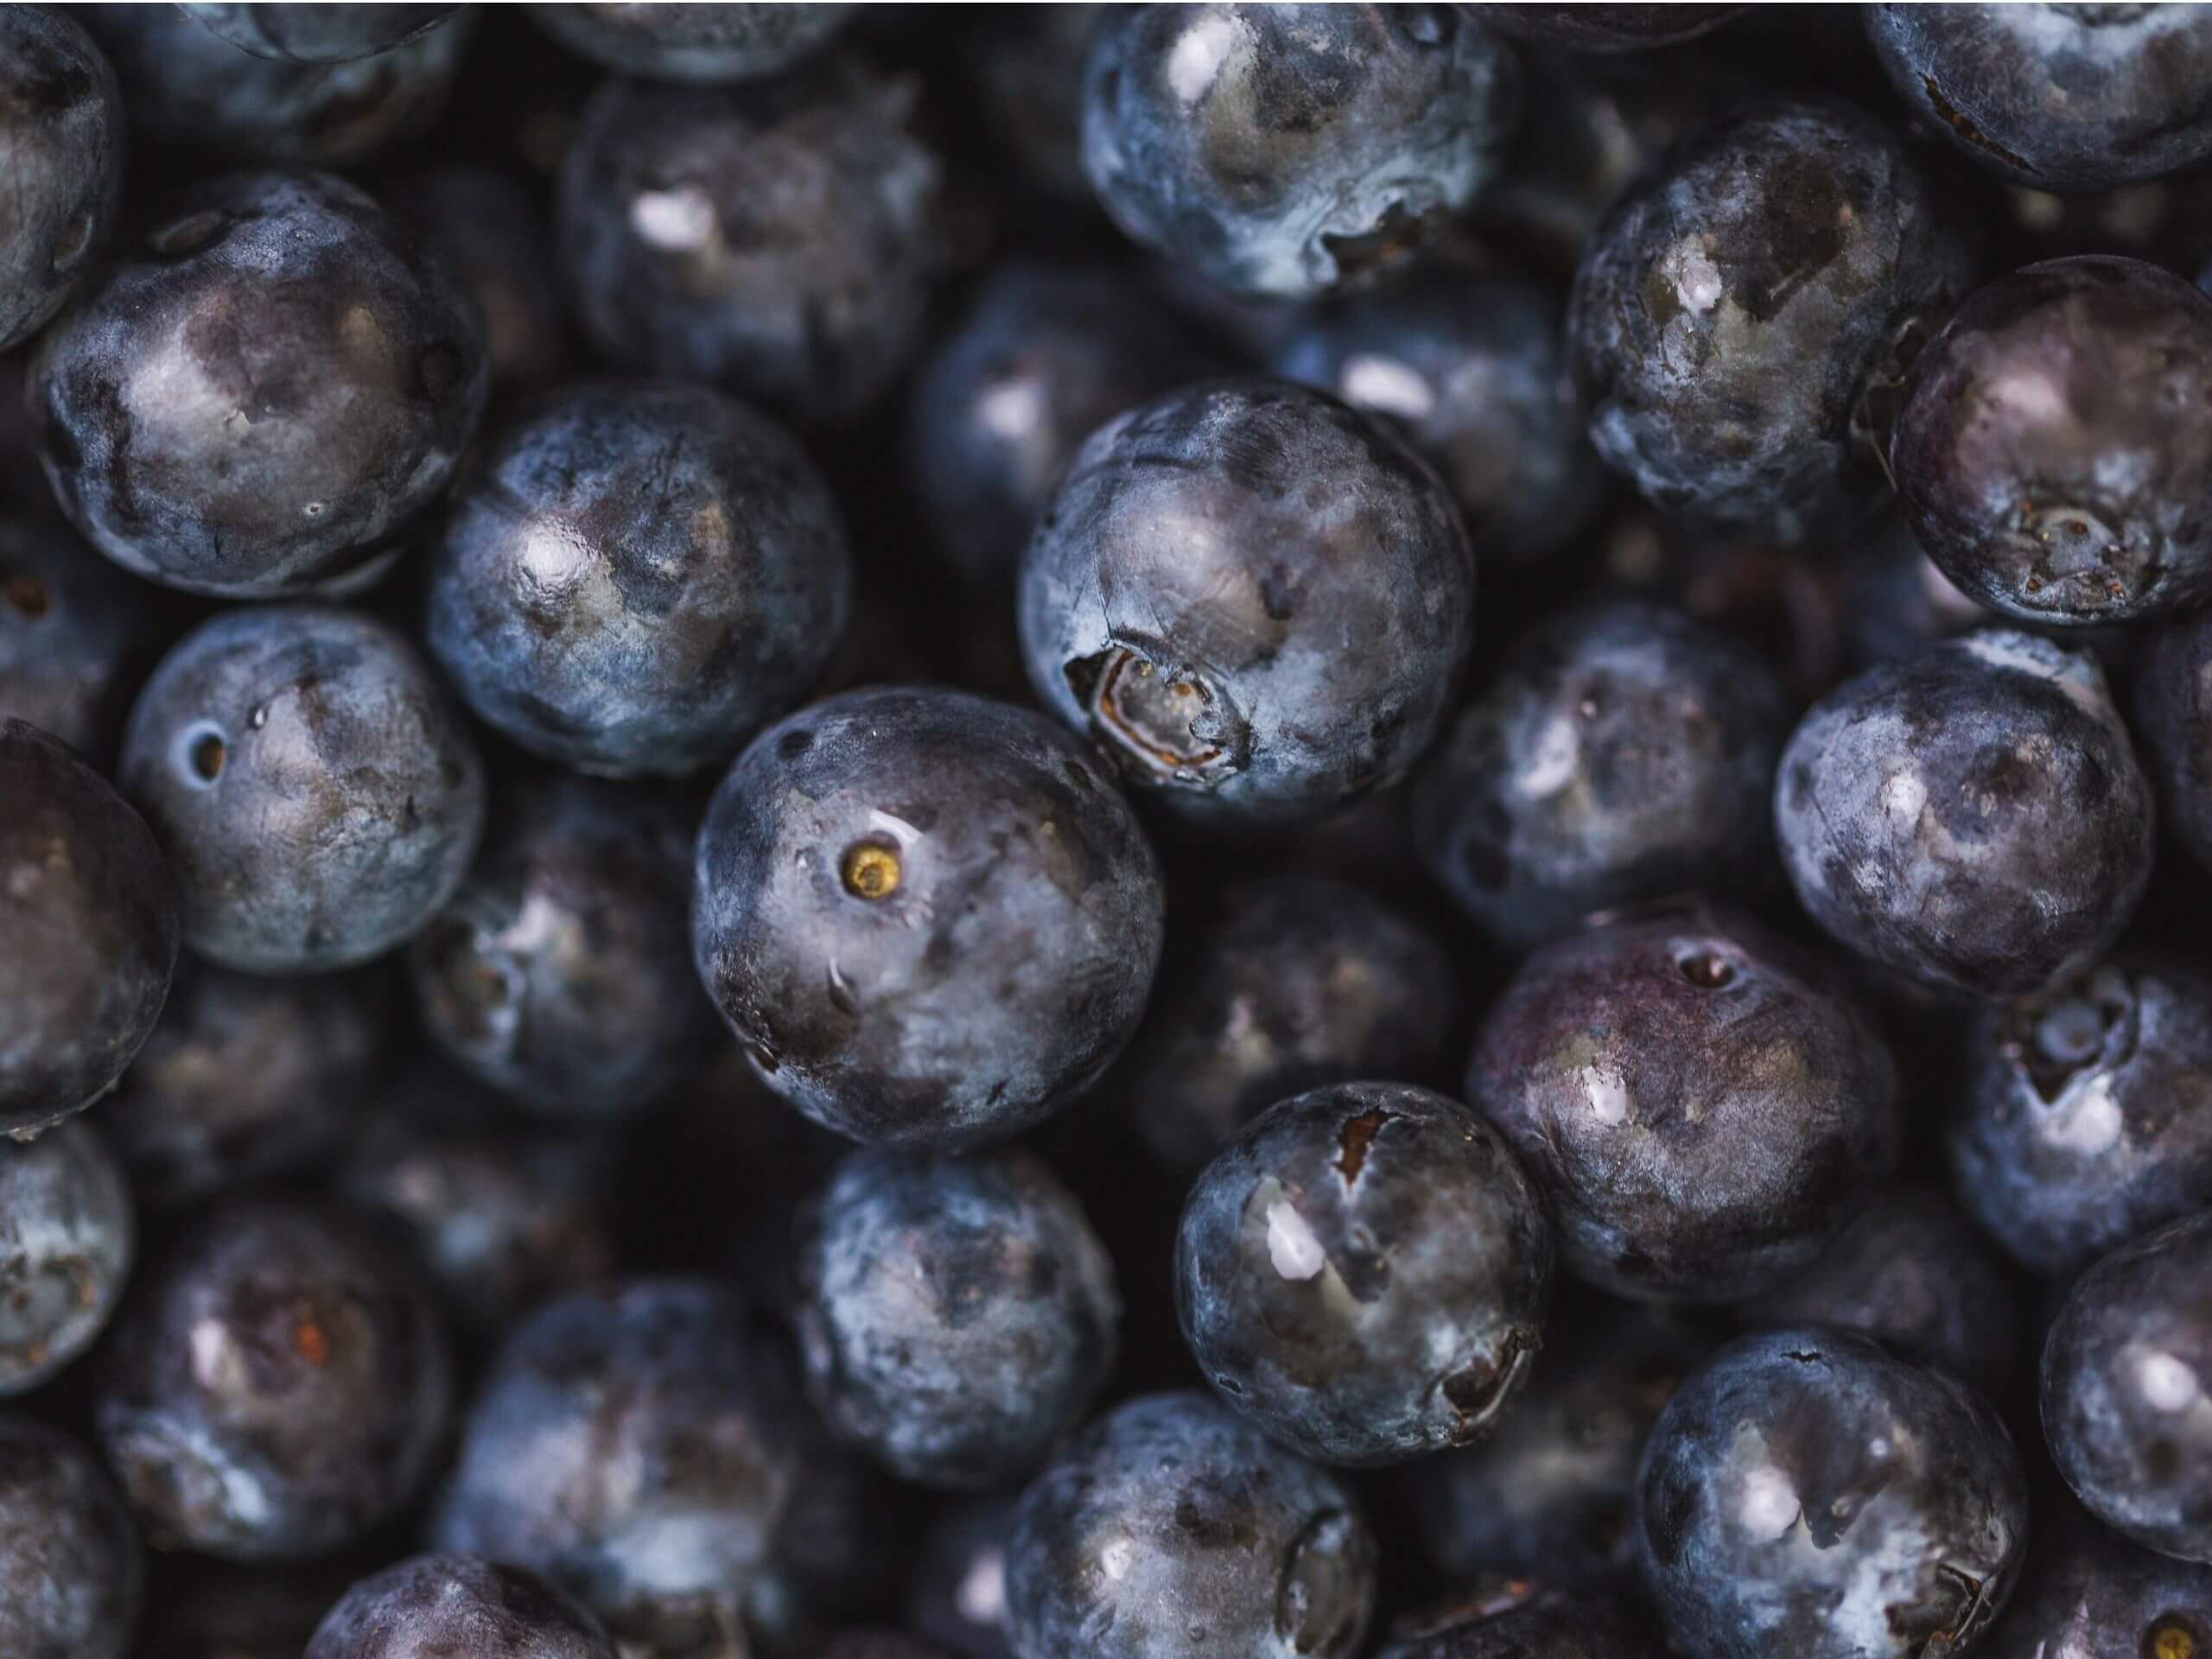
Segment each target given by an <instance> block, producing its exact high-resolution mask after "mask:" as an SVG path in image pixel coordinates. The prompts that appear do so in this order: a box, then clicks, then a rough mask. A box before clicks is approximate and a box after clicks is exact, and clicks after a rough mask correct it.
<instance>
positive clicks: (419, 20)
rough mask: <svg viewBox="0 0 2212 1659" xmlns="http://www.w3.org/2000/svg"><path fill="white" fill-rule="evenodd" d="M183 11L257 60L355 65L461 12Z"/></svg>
mask: <svg viewBox="0 0 2212 1659" xmlns="http://www.w3.org/2000/svg"><path fill="white" fill-rule="evenodd" d="M178 10H181V11H184V12H186V13H188V14H189V15H190V16H191V17H192V19H193V21H194V22H197V23H198V24H199V25H200V27H201V28H202V29H208V30H210V31H212V32H213V33H214V34H216V35H220V36H222V38H223V39H225V40H226V41H229V42H230V43H231V44H232V46H235V47H236V48H238V50H239V51H241V52H250V53H251V54H253V55H254V56H255V57H257V58H282V59H284V60H287V61H289V62H292V63H351V62H353V60H355V59H357V58H372V57H375V56H376V55H377V54H379V53H383V52H389V51H391V49H392V48H394V47H397V46H404V45H405V44H406V43H407V42H408V41H411V40H413V39H415V38H416V36H417V35H423V34H427V33H428V32H429V30H431V29H435V28H436V27H437V26H438V25H439V24H440V23H442V22H445V21H446V19H447V18H448V17H450V16H453V14H454V13H455V12H456V11H459V10H461V8H460V7H459V6H457V5H366V6H365V5H343V4H340V5H329V4H323V5H285V4H272V3H269V0H261V3H257V4H251V5H238V4H232V3H224V0H188V3H186V4H184V5H182V6H180V7H179V8H178Z"/></svg>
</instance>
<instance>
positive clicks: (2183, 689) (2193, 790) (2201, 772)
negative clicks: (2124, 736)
mask: <svg viewBox="0 0 2212 1659" xmlns="http://www.w3.org/2000/svg"><path fill="white" fill-rule="evenodd" d="M2138 650H2139V656H2138V658H2137V672H2136V677H2135V735H2136V738H2137V740H2138V741H2139V742H2140V743H2141V744H2142V745H2143V760H2144V766H2145V768H2146V769H2147V770H2148V771H2149V772H2150V773H2151V777H2152V781H2153V782H2154V783H2155V784H2156V785H2158V807H2159V810H2160V811H2161V813H2162V814H2163V815H2164V823H2165V826H2166V828H2167V829H2169V830H2170V831H2171V833H2172V835H2173V837H2174V839H2175V840H2177V842H2180V843H2181V846H2182V849H2183V851H2184V852H2186V853H2188V854H2189V855H2190V857H2191V858H2193V859H2195V860H2196V862H2197V863H2198V864H2199V865H2200V866H2202V867H2203V868H2208V869H2212V609H2200V610H2194V611H2188V612H2184V613H2183V614H2181V615H2179V616H2177V617H2175V618H2173V619H2172V620H2170V621H2168V622H2166V623H2164V624H2163V625H2162V626H2158V627H2157V628H2155V629H2152V631H2151V632H2150V633H2149V636H2148V638H2146V639H2142V640H2141V641H2140V643H2139V646H2138Z"/></svg>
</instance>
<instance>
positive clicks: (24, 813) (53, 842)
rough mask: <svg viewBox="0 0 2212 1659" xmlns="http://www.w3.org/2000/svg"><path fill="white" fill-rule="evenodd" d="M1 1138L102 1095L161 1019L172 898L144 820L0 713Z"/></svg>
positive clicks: (169, 969)
mask: <svg viewBox="0 0 2212 1659" xmlns="http://www.w3.org/2000/svg"><path fill="white" fill-rule="evenodd" d="M0 802H5V803H6V810H5V811H4V812H0V938H5V939H6V940H7V941H8V942H9V943H8V946H7V948H6V950H0V1008H5V1009H6V1010H7V1018H6V1019H5V1020H0V1130H4V1131H6V1132H7V1133H9V1134H10V1135H18V1136H22V1135H29V1134H35V1133H36V1132H37V1131H38V1130H40V1129H42V1128H48V1126H49V1125H52V1124H54V1123H59V1122H60V1121H61V1120H62V1119H63V1118H65V1117H67V1116H69V1115H70V1114H71V1113H73V1112H76V1111H79V1110H80V1109H83V1108H84V1107H86V1106H87V1105H89V1104H90V1103H92V1102H93V1101H94V1100H96V1099H98V1098H99V1096H101V1095H103V1094H105V1093H106V1092H107V1090H109V1089H111V1088H112V1087H113V1086H114V1084H115V1080H116V1079H117V1078H118V1077H120V1076H121V1075H122V1074H123V1070H124V1067H125V1066H127V1065H130V1060H131V1057H132V1056H133V1055H135V1054H137V1052H138V1050H139V1047H140V1046H141V1045H143V1043H144V1042H145V1040H146V1037H147V1034H148V1033H149V1032H151V1031H152V1030H153V1028H154V1022H155V1021H156V1020H157V1019H158V1018H159V1017H160V1015H161V1012H162V1001H163V1000H164V999H165V998H166V997H167V996H168V992H169V979H170V976H171V975H172V973H173V972H174V971H175V967H176V950H177V938H178V925H177V889H176V883H175V879H174V878H173V877H172V875H171V874H170V871H169V868H168V865H167V864H166V863H165V862H164V861H163V860H162V852H161V849H160V847H159V846H158V845H157V844H156V842H155V839H154V836H152V834H151V833H149V831H148V829H147V827H146V823H145V821H144V820H143V819H142V818H141V817H139V816H138V814H137V813H136V812H135V811H133V810H131V809H130V806H129V805H128V804H125V802H124V799H123V798H122V797H121V796H119V795H118V794H117V793H116V792H115V791H114V790H113V789H111V788H110V787H109V786H108V782H107V779H105V778H103V777H101V776H100V775H99V773H98V772H94V771H93V770H92V768H91V767H90V766H86V764H85V762H84V761H83V760H82V759H80V758H79V755H78V754H77V752H76V751H75V750H73V749H72V748H70V747H67V745H65V744H62V743H59V742H56V741H54V739H53V738H51V737H48V735H47V734H45V733H44V732H41V731H40V730H39V729H38V728H36V727H35V726H29V725H26V724H25V723H24V722H23V721H20V720H11V719H7V718H0Z"/></svg>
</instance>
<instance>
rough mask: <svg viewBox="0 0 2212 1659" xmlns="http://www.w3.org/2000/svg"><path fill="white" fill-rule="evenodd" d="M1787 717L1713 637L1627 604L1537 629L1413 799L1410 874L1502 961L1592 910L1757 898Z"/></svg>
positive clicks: (1768, 864)
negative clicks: (1501, 954)
mask: <svg viewBox="0 0 2212 1659" xmlns="http://www.w3.org/2000/svg"><path fill="white" fill-rule="evenodd" d="M1788 735H1789V703H1788V702H1787V700H1786V699H1785V698H1784V696H1783V690H1782V686H1781V683H1780V682H1779V681H1778V680H1777V678H1776V677H1775V675H1774V673H1773V672H1772V671H1770V669H1768V668H1767V667H1766V665H1765V664H1763V663H1761V662H1760V661H1759V659H1758V658H1756V657H1755V656H1753V655H1752V654H1751V652H1749V651H1747V650H1745V648H1744V647H1742V646H1740V645H1738V644H1736V643H1735V642H1734V641H1733V640H1732V639H1729V638H1728V637H1727V636H1726V635H1725V634H1723V633H1720V632H1718V631H1717V630H1715V629H1713V628H1710V627H1708V626H1706V625H1704V624H1703V623H1701V622H1698V621H1695V620H1693V619H1691V618H1690V617H1689V616H1688V615H1686V614H1684V613H1681V612H1677V611H1674V610H1670V609H1667V608H1664V607H1660V606H1656V605H1648V604H1643V603H1641V602H1638V601H1611V602H1609V603H1601V604H1599V605H1595V606H1592V607H1586V608H1584V609H1581V610H1578V611H1574V612H1572V613H1569V614H1567V615H1566V616H1564V617H1561V618H1560V619H1558V620H1555V621H1553V622H1551V623H1548V624H1547V625H1546V626H1543V627H1542V628H1541V629H1539V630H1537V631H1536V632H1535V634H1534V635H1533V636H1531V637H1530V638H1529V639H1528V640H1527V642H1526V643H1525V644H1524V645H1522V646H1521V647H1520V648H1519V650H1518V651H1517V652H1516V653H1515V655H1514V656H1513V658H1511V659H1510V661H1509V662H1508V663H1507V664H1505V666H1504V667H1503V669H1501V670H1500V671H1499V673H1498V676H1497V679H1495V680H1494V681H1493V682H1491V685H1490V687H1489V689H1488V690H1485V691H1484V692H1483V694H1482V695H1481V696H1478V698H1477V699H1476V700H1475V701H1474V702H1473V703H1471V705H1469V707H1468V708H1467V709H1466V711H1465V713H1463V714H1462V715H1460V716H1459V721H1458V722H1457V723H1456V724H1454V725H1453V727H1452V730H1451V733H1450V734H1449V735H1448V736H1447V737H1446V739H1445V740H1444V741H1443V742H1441V743H1440V744H1439V745H1438V746H1437V747H1436V748H1435V749H1434V750H1433V751H1432V752H1431V753H1430V756H1429V759H1428V760H1427V763H1426V764H1425V765H1424V766H1423V767H1422V768H1421V772H1419V773H1418V774H1417V776H1416V779H1415V781H1414V798H1413V799H1414V806H1413V822H1414V845H1415V846H1416V847H1417V848H1418V849H1420V853H1421V861H1422V862H1423V863H1424V864H1425V865H1426V866H1427V868H1428V871H1429V874H1431V875H1432V876H1433V877H1434V878H1435V880H1436V881H1437V883H1438V885H1440V887H1443V888H1444V890H1445V891H1446V892H1447V893H1450V894H1451V895H1452V898H1454V899H1457V900H1458V901H1459V907H1460V908H1461V909H1462V910H1463V911H1465V912H1466V914H1467V915H1468V916H1469V917H1470V918H1471V919H1472V920H1473V922H1474V923H1475V925H1476V926H1478V927H1479V928H1480V929H1481V930H1482V931H1483V932H1484V935H1486V936H1487V937H1488V938H1491V940H1493V941H1494V942H1496V943H1497V944H1503V945H1505V946H1507V947H1509V948H1514V949H1522V950H1525V949H1528V948H1529V947H1531V946H1534V945H1536V944H1541V943H1542V942H1543V941H1544V940H1546V939H1548V938H1556V937H1557V936H1558V935H1559V934H1560V933H1562V932H1564V931H1567V929H1568V928H1570V927H1572V926H1573V925H1574V924H1575V923H1576V922H1577V921H1579V920H1580V918H1583V917H1585V916H1587V915H1589V914H1591V913H1592V912H1596V911H1602V910H1611V909H1614V908H1618V907H1619V906H1624V905H1630V904H1634V903H1636V902H1637V901H1640V900H1643V899H1657V898H1662V897H1664V896H1666V895H1668V894H1670V893H1688V892H1694V891H1696V890H1699V889H1701V888H1713V889H1719V888H1734V889H1738V890H1740V889H1741V888H1743V887H1749V886H1754V885H1756V884H1757V881H1758V876H1759V874H1760V873H1761V872H1763V871H1767V870H1770V869H1772V868H1773V866H1774V840H1773V831H1772V824H1771V819H1770V813H1769V810H1768V806H1767V802H1768V798H1769V796H1770V792H1771V791H1772V789H1773V787H1774V768H1775V762H1776V760H1777V758H1778V757H1779V756H1780V754H1781V753H1782V745H1783V740H1784V739H1785V738H1786V737H1787V736H1788Z"/></svg>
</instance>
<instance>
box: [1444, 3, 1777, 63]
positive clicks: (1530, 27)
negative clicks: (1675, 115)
mask: <svg viewBox="0 0 2212 1659" xmlns="http://www.w3.org/2000/svg"><path fill="white" fill-rule="evenodd" d="M1472 10H1474V11H1475V13H1476V15H1477V16H1479V17H1481V19H1482V20H1483V21H1484V22H1486V23H1488V24H1489V25H1490V26H1491V28H1493V29H1503V31H1504V32H1505V33H1506V34H1508V35H1512V36H1514V37H1515V38H1516V40H1523V41H1529V42H1530V43H1531V44H1533V45H1537V46H1555V47H1564V48H1567V50H1569V51H1571V52H1642V51H1646V50H1648V49H1649V48H1652V47H1656V46H1675V45H1679V44H1680V43H1681V42H1682V41H1694V40H1695V39H1696V38H1697V37H1698V36H1699V35H1709V34H1711V33H1712V32H1713V30H1714V29H1719V27H1720V26H1721V25H1722V24H1723V23H1726V22H1730V21H1731V20H1732V19H1733V18H1734V17H1736V16H1738V14H1740V13H1742V12H1744V11H1746V10H1750V8H1748V7H1746V6H1740V5H1693V4H1666V3H1660V4H1630V5H1574V6H1556V5H1551V6H1548V5H1518V4H1509V5H1487V6H1478V7H1475V8H1472Z"/></svg>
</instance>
